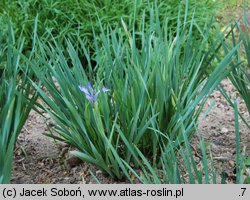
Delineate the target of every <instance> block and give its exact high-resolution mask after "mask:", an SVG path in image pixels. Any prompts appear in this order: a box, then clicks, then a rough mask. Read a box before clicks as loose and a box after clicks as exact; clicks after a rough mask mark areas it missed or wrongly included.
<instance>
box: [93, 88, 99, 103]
mask: <svg viewBox="0 0 250 200" xmlns="http://www.w3.org/2000/svg"><path fill="white" fill-rule="evenodd" d="M99 93H100V90H99V91H98V92H97V93H95V95H94V96H93V103H95V102H96V101H97V97H98V95H99Z"/></svg>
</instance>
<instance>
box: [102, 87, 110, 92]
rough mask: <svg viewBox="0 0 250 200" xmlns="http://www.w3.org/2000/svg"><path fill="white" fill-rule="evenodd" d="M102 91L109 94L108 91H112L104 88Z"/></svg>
mask: <svg viewBox="0 0 250 200" xmlns="http://www.w3.org/2000/svg"><path fill="white" fill-rule="evenodd" d="M102 91H103V92H108V91H110V89H108V88H105V87H104V88H102Z"/></svg>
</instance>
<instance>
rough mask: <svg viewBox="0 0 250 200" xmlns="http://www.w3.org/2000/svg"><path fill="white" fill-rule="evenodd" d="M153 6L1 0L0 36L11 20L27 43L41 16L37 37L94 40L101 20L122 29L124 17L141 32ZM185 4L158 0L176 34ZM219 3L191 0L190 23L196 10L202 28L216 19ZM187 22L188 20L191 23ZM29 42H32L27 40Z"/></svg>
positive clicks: (143, 0) (140, 1) (138, 1)
mask: <svg viewBox="0 0 250 200" xmlns="http://www.w3.org/2000/svg"><path fill="white" fill-rule="evenodd" d="M148 2H150V4H151V5H152V4H154V2H155V1H153V0H150V1H148V0H133V1H131V0H124V1H121V0H112V1H111V0H103V1H100V0H94V1H93V0H60V1H54V0H40V1H38V0H0V23H1V24H0V25H1V29H2V31H1V34H4V32H5V30H7V28H6V27H7V26H6V24H7V23H6V22H7V21H8V17H10V19H11V21H12V22H13V26H14V30H15V32H17V34H20V33H21V32H23V34H24V36H25V37H26V39H27V40H28V39H29V38H31V35H32V32H31V30H32V27H33V24H34V20H35V18H36V16H37V15H38V19H39V21H38V31H37V33H38V35H39V36H40V37H41V36H43V37H45V38H47V39H50V37H49V36H48V34H47V30H49V31H50V32H52V33H53V35H54V36H55V37H56V38H58V39H60V40H61V39H63V38H64V37H65V35H67V37H71V38H72V39H74V40H75V39H76V37H77V36H80V37H81V38H84V39H85V40H91V39H92V38H93V37H92V33H93V32H92V30H93V29H94V31H95V32H96V33H97V32H98V31H99V23H100V22H99V20H100V21H101V23H102V24H103V26H107V25H110V26H111V27H113V28H114V27H115V26H118V27H120V28H121V27H122V26H121V18H123V20H124V21H125V22H126V24H128V28H129V29H130V30H131V29H132V26H133V25H134V22H135V26H137V30H139V29H140V27H141V24H142V21H141V19H142V18H143V17H142V16H143V15H144V14H145V15H146V23H147V24H148V21H149V16H148V13H149V12H148V10H149V5H148ZM185 4H186V1H183V0H158V1H157V5H158V8H159V13H158V15H159V18H160V20H161V23H162V22H164V20H165V19H167V20H168V21H169V27H170V29H171V30H172V31H173V32H175V31H176V25H177V24H176V22H177V20H176V19H177V16H178V11H179V7H180V8H182V10H181V13H182V16H184V12H185V7H186V6H185ZM218 5H219V4H218V3H215V2H213V0H206V1H199V0H189V6H188V7H186V8H187V10H188V11H189V12H188V13H189V15H188V16H187V17H188V20H190V19H191V18H192V13H193V11H194V10H195V19H196V20H197V23H198V24H199V25H200V26H201V27H203V26H204V25H205V24H206V23H207V22H208V21H209V19H210V18H211V16H213V14H214V12H215V11H216V8H217V7H218ZM188 20H187V21H188ZM28 42H30V41H29V40H28Z"/></svg>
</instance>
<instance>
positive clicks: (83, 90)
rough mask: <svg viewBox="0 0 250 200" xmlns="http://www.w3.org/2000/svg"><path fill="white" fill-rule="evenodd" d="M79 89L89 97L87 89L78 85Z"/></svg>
mask: <svg viewBox="0 0 250 200" xmlns="http://www.w3.org/2000/svg"><path fill="white" fill-rule="evenodd" d="M79 89H80V90H81V91H82V92H84V94H86V95H87V94H88V95H90V94H89V91H88V89H87V88H86V87H84V86H81V85H80V86H79Z"/></svg>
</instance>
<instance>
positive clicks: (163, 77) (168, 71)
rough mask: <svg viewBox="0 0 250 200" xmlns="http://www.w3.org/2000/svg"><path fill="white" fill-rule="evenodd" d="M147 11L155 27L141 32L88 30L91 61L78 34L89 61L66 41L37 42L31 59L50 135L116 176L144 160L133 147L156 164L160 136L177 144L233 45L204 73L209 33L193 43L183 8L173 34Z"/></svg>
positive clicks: (190, 126)
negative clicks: (49, 119)
mask: <svg viewBox="0 0 250 200" xmlns="http://www.w3.org/2000/svg"><path fill="white" fill-rule="evenodd" d="M150 12H151V13H153V12H155V15H150V16H151V19H150V20H151V22H154V25H152V26H150V27H148V28H142V30H143V31H138V32H137V31H136V30H135V29H134V30H133V31H129V30H128V28H127V26H126V24H125V22H123V26H124V34H125V35H126V36H127V38H124V37H123V36H121V35H120V34H118V33H117V30H116V29H112V28H110V29H108V30H107V32H105V30H104V29H103V28H102V27H101V32H102V33H101V35H100V36H95V35H94V48H95V61H96V63H97V64H96V66H92V65H91V62H90V59H89V58H90V55H89V53H88V51H87V48H86V46H85V45H84V43H83V42H82V41H81V39H80V37H79V43H80V44H81V51H82V52H83V54H84V55H85V57H86V59H87V60H88V61H89V62H88V66H82V65H81V61H80V59H79V57H78V54H77V51H76V50H75V49H74V47H73V44H72V43H71V42H70V41H69V40H67V49H65V48H63V46H62V45H61V44H60V43H57V42H56V41H54V43H46V42H42V41H39V51H38V52H37V54H36V56H37V57H36V59H37V60H38V62H35V63H34V64H33V65H32V66H33V69H34V71H36V73H37V76H38V78H39V79H40V80H41V82H42V84H43V85H44V86H45V87H46V89H47V91H48V94H47V93H45V92H44V91H43V90H42V89H40V88H39V87H38V86H36V85H35V84H34V86H35V88H36V89H37V90H38V92H39V94H40V96H41V98H42V99H43V101H44V102H45V104H46V106H42V105H39V104H38V106H40V107H41V108H42V109H44V110H45V111H46V112H48V113H49V114H50V116H51V117H52V118H53V120H54V121H55V122H56V125H55V127H54V130H55V131H56V133H57V134H58V135H55V134H49V136H51V137H53V138H55V139H58V140H60V141H63V142H66V143H69V144H70V145H72V146H74V147H76V148H77V151H74V152H72V153H73V154H74V155H76V156H78V157H79V158H81V159H83V160H85V161H87V162H90V163H92V164H94V165H95V166H97V167H98V168H100V169H101V170H103V171H105V172H107V173H108V174H109V175H111V176H112V177H114V178H118V179H121V178H122V177H123V174H124V173H125V175H126V177H128V172H127V171H128V169H127V166H128V165H130V164H133V166H134V167H135V168H137V167H140V163H141V162H145V161H146V160H143V159H142V157H140V152H142V153H143V154H144V155H145V157H146V158H147V159H148V162H150V163H152V166H156V165H157V164H158V160H159V156H160V155H161V149H160V145H161V144H164V145H168V144H169V141H168V139H166V138H169V140H170V141H175V140H176V141H179V143H183V142H185V140H186V141H188V140H189V138H191V137H192V135H193V133H194V131H195V129H196V121H197V119H198V116H199V114H200V112H201V109H202V107H203V105H204V103H205V101H206V99H207V97H208V96H209V94H210V93H211V92H212V91H213V89H214V88H215V87H216V86H217V85H218V84H219V83H220V81H221V80H222V79H223V78H224V77H225V76H227V75H228V73H229V69H228V68H227V65H228V63H229V62H230V59H231V57H232V55H233V54H234V53H235V50H236V49H237V48H238V47H237V46H236V47H235V48H234V49H233V50H232V51H231V52H229V53H228V54H227V55H226V56H225V57H224V59H223V60H222V61H221V62H220V63H219V64H218V66H217V67H215V68H214V69H213V71H212V72H211V74H210V76H207V75H206V67H207V66H208V65H207V62H204V56H205V55H204V47H205V46H207V38H208V31H206V32H205V33H203V34H202V33H201V36H202V37H199V38H200V39H199V40H198V41H197V38H196V37H193V30H194V27H196V28H198V26H197V24H196V23H195V21H194V20H192V21H191V23H185V20H186V19H187V17H186V15H187V13H186V15H185V17H184V19H182V18H181V17H180V15H179V17H178V20H177V24H178V25H177V31H176V34H175V36H173V35H172V34H171V31H169V29H168V26H167V25H166V26H163V25H162V24H161V23H160V20H159V18H158V14H157V13H158V11H157V9H156V10H153V9H151V10H150ZM182 20H184V23H181V22H182ZM182 24H186V25H185V26H184V27H183V26H182ZM142 26H143V27H145V24H143V25H142ZM138 38H139V40H140V41H141V44H137V43H136V41H137V39H138ZM65 52H67V55H65ZM67 56H69V57H70V60H67V59H66V57H67ZM70 66H72V67H70ZM54 80H56V82H57V83H55V81H54ZM57 85H59V86H57ZM47 135H48V134H47ZM137 149H138V151H137Z"/></svg>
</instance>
